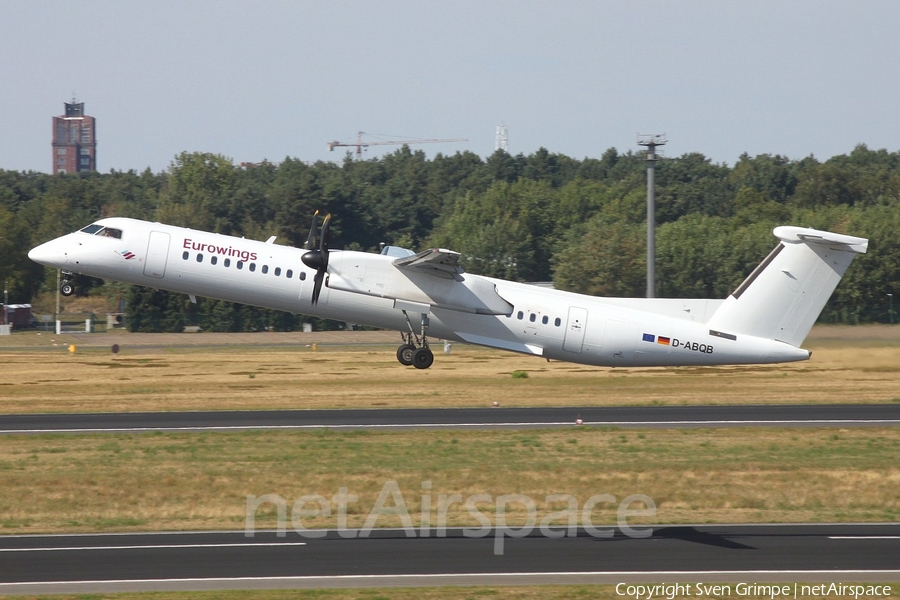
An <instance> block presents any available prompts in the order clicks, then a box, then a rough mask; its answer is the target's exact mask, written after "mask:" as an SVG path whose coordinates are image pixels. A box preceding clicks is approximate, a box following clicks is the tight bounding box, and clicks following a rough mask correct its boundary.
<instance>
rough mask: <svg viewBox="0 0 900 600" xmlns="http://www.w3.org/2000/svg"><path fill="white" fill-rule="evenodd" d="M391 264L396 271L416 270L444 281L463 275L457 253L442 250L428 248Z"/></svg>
mask: <svg viewBox="0 0 900 600" xmlns="http://www.w3.org/2000/svg"><path fill="white" fill-rule="evenodd" d="M393 264H394V266H395V267H397V268H398V269H416V270H418V271H419V272H422V273H428V274H429V275H435V276H437V277H443V278H444V279H453V278H454V276H455V275H459V274H461V273H463V268H462V267H461V266H460V265H459V252H453V251H452V250H446V249H444V248H430V249H428V250H423V251H422V252H419V253H418V254H414V255H412V256H404V257H402V258H397V259H394V263H393Z"/></svg>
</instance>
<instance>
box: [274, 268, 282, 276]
mask: <svg viewBox="0 0 900 600" xmlns="http://www.w3.org/2000/svg"><path fill="white" fill-rule="evenodd" d="M279 275H281V267H275V277H278V276H279Z"/></svg>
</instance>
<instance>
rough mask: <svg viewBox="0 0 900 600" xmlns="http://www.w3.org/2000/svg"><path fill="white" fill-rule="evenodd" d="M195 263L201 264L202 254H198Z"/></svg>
mask: <svg viewBox="0 0 900 600" xmlns="http://www.w3.org/2000/svg"><path fill="white" fill-rule="evenodd" d="M197 262H203V255H202V254H198V255H197Z"/></svg>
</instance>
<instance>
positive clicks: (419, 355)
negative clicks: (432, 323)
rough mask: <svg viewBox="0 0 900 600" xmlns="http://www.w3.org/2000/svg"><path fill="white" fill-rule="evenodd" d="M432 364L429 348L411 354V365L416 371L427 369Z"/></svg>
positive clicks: (432, 359)
mask: <svg viewBox="0 0 900 600" xmlns="http://www.w3.org/2000/svg"><path fill="white" fill-rule="evenodd" d="M432 363H434V354H432V353H431V350H430V349H429V348H419V349H418V350H416V351H415V352H414V353H413V360H412V364H413V366H414V367H415V368H417V369H427V368H428V367H430V366H431V365H432Z"/></svg>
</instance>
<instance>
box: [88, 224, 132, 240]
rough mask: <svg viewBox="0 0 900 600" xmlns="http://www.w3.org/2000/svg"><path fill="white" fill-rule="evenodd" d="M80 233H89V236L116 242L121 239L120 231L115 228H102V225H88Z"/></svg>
mask: <svg viewBox="0 0 900 600" xmlns="http://www.w3.org/2000/svg"><path fill="white" fill-rule="evenodd" d="M81 232H82V233H89V234H91V235H99V236H102V237H111V238H116V239H117V240H121V239H122V230H121V229H116V228H115V227H104V226H103V225H99V224H97V223H93V224H91V225H88V226H87V227H85V228H84V229H82V230H81Z"/></svg>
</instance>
